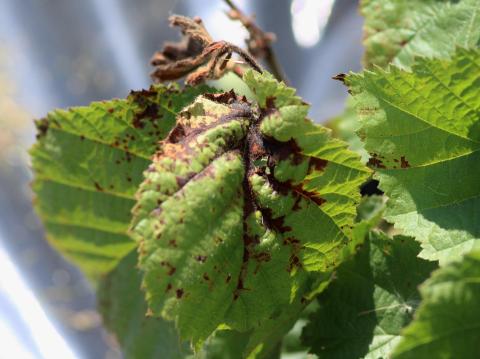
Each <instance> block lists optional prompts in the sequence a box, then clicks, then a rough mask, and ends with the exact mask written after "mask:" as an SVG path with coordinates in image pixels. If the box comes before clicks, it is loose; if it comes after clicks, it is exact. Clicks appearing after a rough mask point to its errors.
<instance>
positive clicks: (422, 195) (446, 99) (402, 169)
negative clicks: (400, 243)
mask: <svg viewBox="0 0 480 359" xmlns="http://www.w3.org/2000/svg"><path fill="white" fill-rule="evenodd" d="M479 59H480V57H479V51H478V50H458V52H457V54H456V55H455V56H454V57H453V58H452V60H419V61H418V63H417V64H416V65H415V66H413V68H412V72H406V71H402V70H399V69H398V68H395V67H391V68H389V70H387V71H383V70H380V69H377V70H376V71H374V72H369V71H366V72H364V73H362V74H360V75H351V76H349V77H348V79H347V82H348V83H349V84H350V87H351V90H352V92H353V94H354V96H355V97H356V100H357V111H358V113H359V116H360V122H361V129H360V136H361V137H362V138H364V139H365V148H366V150H367V151H369V152H370V155H371V157H372V158H371V159H370V161H369V164H370V165H371V166H372V167H374V168H375V169H376V177H377V178H378V179H379V180H380V188H381V189H382V190H383V191H385V193H386V194H387V195H388V197H389V198H390V199H389V202H388V204H387V210H386V214H385V218H386V219H387V220H388V221H390V222H392V223H394V224H395V226H396V227H397V228H399V229H401V230H402V231H403V232H404V233H405V234H406V235H411V236H415V237H416V239H417V240H418V241H419V242H420V243H421V245H422V248H423V250H422V252H421V253H420V256H421V257H423V258H426V259H430V260H440V262H441V263H444V262H446V261H448V260H453V259H456V258H458V257H459V256H460V255H462V254H464V253H466V252H468V251H469V250H470V249H471V248H472V246H473V245H474V243H475V242H476V241H478V239H479V238H480V221H478V213H480V186H479V183H480V167H479V166H478V163H479V161H480V151H479V149H480V116H479V113H480V97H479V96H478V89H479V88H480V61H479ZM420 89H421V91H420Z"/></svg>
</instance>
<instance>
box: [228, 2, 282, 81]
mask: <svg viewBox="0 0 480 359" xmlns="http://www.w3.org/2000/svg"><path fill="white" fill-rule="evenodd" d="M225 3H226V4H227V5H228V6H229V7H230V11H229V12H228V13H227V15H228V16H229V17H230V19H232V20H238V21H240V22H241V23H242V25H243V26H244V27H245V29H247V31H248V33H249V34H250V37H249V38H248V39H247V40H246V41H245V42H246V43H247V47H248V52H250V53H251V54H252V55H253V56H254V57H255V58H257V59H264V60H265V62H266V63H267V65H268V68H269V69H270V71H271V72H272V74H273V75H274V76H275V78H276V79H277V80H279V81H283V82H285V83H288V81H287V79H286V76H285V73H284V71H283V69H282V67H281V65H280V63H279V61H278V60H277V57H276V56H275V53H274V51H273V48H272V46H271V45H272V43H273V42H274V41H275V40H276V38H275V34H273V33H271V32H264V31H263V30H262V29H260V27H258V26H257V24H255V21H254V19H253V17H250V16H247V15H245V14H244V13H243V12H242V11H241V10H240V9H239V8H238V7H237V6H236V5H235V4H234V3H233V1H232V0H225Z"/></svg>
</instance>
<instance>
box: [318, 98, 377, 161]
mask: <svg viewBox="0 0 480 359" xmlns="http://www.w3.org/2000/svg"><path fill="white" fill-rule="evenodd" d="M326 125H327V127H328V128H331V129H332V131H333V135H334V137H336V138H339V139H341V140H343V141H345V142H347V143H348V148H349V149H350V150H352V151H354V152H357V153H358V154H359V155H360V157H361V158H362V162H363V163H366V162H367V161H368V153H367V151H365V149H364V148H363V143H362V141H361V140H360V137H358V135H357V130H358V127H359V123H358V118H357V112H356V110H355V103H354V99H353V97H349V98H348V100H347V103H346V105H345V111H344V112H343V113H342V114H341V115H340V116H338V117H335V118H333V119H332V120H330V121H329V122H328V123H327V124H326Z"/></svg>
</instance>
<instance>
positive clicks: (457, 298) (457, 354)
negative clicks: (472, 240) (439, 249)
mask: <svg viewBox="0 0 480 359" xmlns="http://www.w3.org/2000/svg"><path fill="white" fill-rule="evenodd" d="M420 293H421V295H422V304H421V305H420V307H419V308H418V311H417V313H416V314H415V319H414V321H413V322H412V323H411V324H410V325H409V326H408V327H407V328H406V329H405V330H404V331H403V333H402V334H403V337H404V338H403V339H402V340H401V341H400V343H399V344H398V346H397V347H396V348H395V351H394V354H393V358H398V359H406V358H412V359H423V358H465V359H467V358H472V359H473V358H477V357H478V353H479V350H480V346H479V340H478V339H479V337H480V306H479V305H478V304H479V303H480V251H479V250H474V251H472V252H470V253H468V254H467V255H466V256H465V257H464V258H463V259H462V260H461V261H459V262H454V263H451V264H449V265H448V266H445V267H443V268H441V269H439V270H438V271H436V272H435V273H434V274H433V275H432V278H430V279H429V280H428V281H427V282H425V284H423V285H422V286H421V288H420Z"/></svg>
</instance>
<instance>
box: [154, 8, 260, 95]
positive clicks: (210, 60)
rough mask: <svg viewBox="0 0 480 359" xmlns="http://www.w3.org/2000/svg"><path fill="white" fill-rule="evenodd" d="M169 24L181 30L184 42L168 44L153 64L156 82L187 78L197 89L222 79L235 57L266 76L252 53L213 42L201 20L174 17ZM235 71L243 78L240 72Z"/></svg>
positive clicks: (158, 53) (231, 45)
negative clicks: (212, 80) (233, 56)
mask: <svg viewBox="0 0 480 359" xmlns="http://www.w3.org/2000/svg"><path fill="white" fill-rule="evenodd" d="M169 20H170V25H171V26H177V27H179V28H180V29H181V31H182V34H183V39H182V40H181V41H180V42H178V43H166V44H165V46H164V48H163V49H162V51H159V52H156V53H155V54H154V55H153V57H152V59H151V64H152V65H153V66H155V70H154V71H153V73H152V74H151V76H152V79H153V80H154V81H155V82H163V81H172V80H178V79H180V78H182V77H184V76H187V77H186V80H185V81H186V82H187V83H188V84H192V85H195V84H198V83H201V82H204V81H206V80H209V79H216V78H219V77H221V76H222V75H223V73H224V72H225V71H226V70H227V69H229V67H228V62H229V60H230V58H231V57H232V54H233V53H236V54H238V55H239V56H240V57H241V58H242V59H243V60H244V61H245V62H246V63H247V64H248V65H249V66H251V67H252V68H253V69H254V70H256V71H258V72H260V73H261V72H262V69H261V68H260V66H259V65H258V64H257V62H256V61H255V59H254V57H253V56H252V55H250V54H249V53H248V52H246V51H244V50H242V49H241V48H239V47H238V46H235V45H233V44H230V43H228V42H226V41H213V39H212V37H211V36H210V34H209V33H208V31H207V30H206V29H205V27H204V25H203V22H202V20H201V19H200V18H198V17H196V18H194V19H191V18H188V17H185V16H179V15H173V16H171V17H170V19H169ZM233 70H234V72H235V73H237V74H238V75H241V73H240V72H239V71H240V69H238V68H233Z"/></svg>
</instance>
